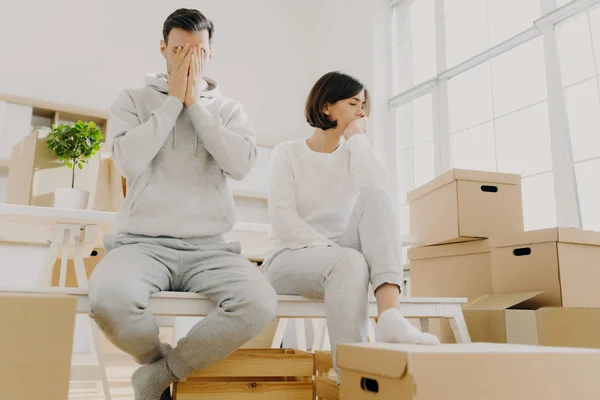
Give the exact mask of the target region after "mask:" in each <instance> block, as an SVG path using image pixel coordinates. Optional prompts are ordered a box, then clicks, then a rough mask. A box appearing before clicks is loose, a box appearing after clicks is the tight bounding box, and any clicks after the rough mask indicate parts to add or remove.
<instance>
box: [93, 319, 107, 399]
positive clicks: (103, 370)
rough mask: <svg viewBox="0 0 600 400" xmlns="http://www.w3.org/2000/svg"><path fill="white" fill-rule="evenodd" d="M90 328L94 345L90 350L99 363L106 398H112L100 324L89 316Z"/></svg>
mask: <svg viewBox="0 0 600 400" xmlns="http://www.w3.org/2000/svg"><path fill="white" fill-rule="evenodd" d="M87 321H88V324H89V328H90V331H91V334H92V335H91V336H92V337H91V338H92V346H90V347H91V348H90V352H91V355H92V357H93V358H95V361H96V363H97V365H98V370H99V371H100V379H101V382H102V391H103V393H104V400H111V395H110V388H109V386H108V377H107V376H106V366H105V364H104V355H103V354H102V351H100V331H99V329H98V326H97V325H96V323H95V322H94V321H92V320H91V319H90V318H89V317H88V318H87Z"/></svg>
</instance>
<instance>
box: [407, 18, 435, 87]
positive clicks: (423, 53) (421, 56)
mask: <svg viewBox="0 0 600 400" xmlns="http://www.w3.org/2000/svg"><path fill="white" fill-rule="evenodd" d="M412 49H413V66H414V68H413V77H414V79H413V81H414V83H415V84H419V83H422V82H425V81H426V80H428V79H431V78H432V77H434V76H435V75H437V68H436V55H435V28H434V27H433V26H432V27H430V28H429V29H427V30H424V31H423V32H421V33H419V34H418V35H416V36H413V44H412Z"/></svg>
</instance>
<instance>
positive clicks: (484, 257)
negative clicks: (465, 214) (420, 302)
mask: <svg viewBox="0 0 600 400" xmlns="http://www.w3.org/2000/svg"><path fill="white" fill-rule="evenodd" d="M408 259H409V260H410V280H411V283H410V284H411V288H410V290H411V296H418V297H467V298H469V299H470V300H472V299H475V298H477V297H479V296H481V295H483V294H489V293H491V291H492V271H491V264H490V247H489V244H488V241H487V240H477V241H471V242H464V243H455V244H444V245H439V246H428V247H415V248H411V249H409V250H408Z"/></svg>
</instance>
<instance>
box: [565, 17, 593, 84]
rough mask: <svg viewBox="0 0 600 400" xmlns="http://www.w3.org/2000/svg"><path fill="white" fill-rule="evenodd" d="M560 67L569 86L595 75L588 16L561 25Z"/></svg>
mask: <svg viewBox="0 0 600 400" xmlns="http://www.w3.org/2000/svg"><path fill="white" fill-rule="evenodd" d="M558 32H559V35H558V38H559V49H560V67H561V70H562V76H563V83H564V84H565V85H566V86H568V85H572V84H573V83H576V82H579V81H582V80H584V79H587V78H590V77H592V76H593V75H594V71H595V68H594V57H593V53H592V38H591V37H590V27H589V24H588V16H587V14H586V13H583V14H581V15H579V16H577V17H575V18H571V19H570V20H568V21H565V22H563V23H562V24H560V25H559V30H558Z"/></svg>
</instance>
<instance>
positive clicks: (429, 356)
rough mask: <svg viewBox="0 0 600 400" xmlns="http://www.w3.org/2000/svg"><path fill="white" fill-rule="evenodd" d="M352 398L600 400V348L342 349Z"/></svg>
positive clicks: (345, 386) (346, 391)
mask: <svg viewBox="0 0 600 400" xmlns="http://www.w3.org/2000/svg"><path fill="white" fill-rule="evenodd" d="M338 364H339V367H340V369H341V387H340V394H341V396H340V398H342V399H344V400H374V399H381V400H388V399H389V400H392V399H393V400H398V399H403V400H405V399H406V400H408V399H415V400H439V399H444V400H507V399H510V400H532V399H545V400H567V399H577V400H586V399H589V400H592V399H594V400H596V399H598V398H600V379H598V371H600V350H593V349H568V348H559V347H542V346H522V345H508V344H492V343H472V344H450V345H440V346H419V345H394V344H382V343H375V344H344V345H339V346H338Z"/></svg>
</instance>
